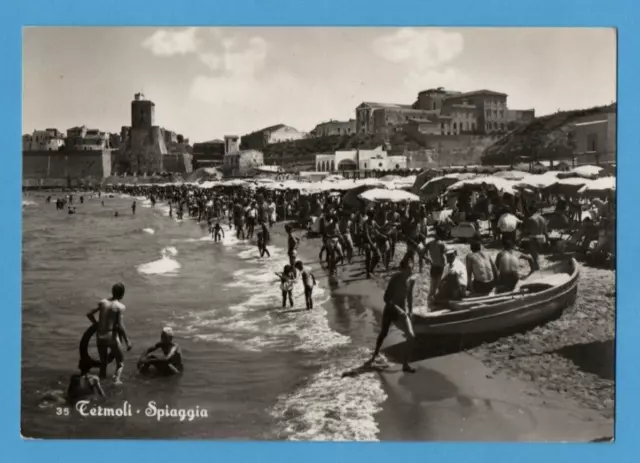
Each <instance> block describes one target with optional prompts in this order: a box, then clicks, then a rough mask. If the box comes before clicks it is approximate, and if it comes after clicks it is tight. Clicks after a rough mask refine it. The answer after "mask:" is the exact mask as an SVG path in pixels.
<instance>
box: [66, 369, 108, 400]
mask: <svg viewBox="0 0 640 463" xmlns="http://www.w3.org/2000/svg"><path fill="white" fill-rule="evenodd" d="M91 366H92V365H91V362H90V361H89V360H87V359H84V360H80V363H79V364H78V368H79V369H80V373H79V374H77V373H76V374H75V375H73V376H71V378H70V379H69V387H68V388H67V401H68V402H69V403H72V404H73V403H76V402H77V401H78V400H82V399H87V398H89V397H95V396H99V397H102V398H104V397H105V394H104V390H103V389H102V386H101V385H100V378H98V377H97V376H96V375H91V374H89V371H90V370H91Z"/></svg>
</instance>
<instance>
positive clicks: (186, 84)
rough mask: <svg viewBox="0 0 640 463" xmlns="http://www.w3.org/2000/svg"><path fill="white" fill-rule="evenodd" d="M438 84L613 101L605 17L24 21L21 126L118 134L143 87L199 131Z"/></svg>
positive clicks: (410, 95)
mask: <svg viewBox="0 0 640 463" xmlns="http://www.w3.org/2000/svg"><path fill="white" fill-rule="evenodd" d="M434 87H444V88H446V89H449V90H456V91H471V90H478V89H489V90H494V91H498V92H503V93H506V94H508V100H507V103H508V106H509V107H510V108H511V109H530V108H535V110H536V114H537V115H544V114H549V113H553V112H556V111H558V110H567V109H579V108H587V107H591V106H596V105H602V104H609V103H611V102H613V101H615V100H616V33H615V30H614V29H606V28H444V29H443V28H308V27H307V28H294V27H287V28H255V27H252V28H234V27H229V28H147V27H82V28H81V27H64V28H61V27H55V28H54V27H51V28H45V27H31V28H25V29H23V113H22V124H23V133H31V132H32V131H33V130H37V129H44V128H50V127H51V128H58V129H60V130H63V131H66V129H68V128H71V127H74V126H78V125H83V124H84V125H86V126H88V127H90V128H97V129H100V130H103V131H107V132H120V128H121V127H122V126H125V125H130V119H131V113H130V111H131V110H130V107H131V106H130V102H131V100H132V99H133V95H134V94H135V93H136V92H140V91H141V92H143V93H144V94H145V96H146V98H148V99H150V100H152V101H153V102H154V103H155V104H156V124H157V125H159V126H161V127H164V128H166V129H169V130H174V131H176V132H178V133H182V134H183V135H184V136H185V137H187V138H189V139H190V141H191V142H192V143H193V142H199V141H205V140H210V139H214V138H222V137H223V136H224V135H234V134H235V135H240V136H242V135H244V134H246V133H249V132H253V131H255V130H259V129H262V128H264V127H268V126H271V125H275V124H280V123H282V124H286V125H289V126H292V127H295V128H296V129H298V130H301V131H310V130H311V129H313V127H315V125H316V124H318V123H320V122H325V121H328V120H331V119H333V120H348V119H349V118H355V108H356V106H358V105H359V104H360V103H362V102H363V101H373V102H384V103H403V104H411V103H413V102H414V101H415V100H416V96H417V94H418V92H419V91H421V90H424V89H427V88H434Z"/></svg>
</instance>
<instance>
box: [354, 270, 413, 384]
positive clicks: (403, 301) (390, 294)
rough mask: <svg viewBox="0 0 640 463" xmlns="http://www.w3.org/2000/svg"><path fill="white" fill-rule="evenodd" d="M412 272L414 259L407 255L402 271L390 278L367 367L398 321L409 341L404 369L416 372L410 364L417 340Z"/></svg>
mask: <svg viewBox="0 0 640 463" xmlns="http://www.w3.org/2000/svg"><path fill="white" fill-rule="evenodd" d="M412 273H413V260H412V259H410V258H407V257H405V258H404V259H403V260H402V262H401V263H400V271H399V272H398V273H396V274H395V275H393V276H392V277H391V279H390V280H389V284H388V286H387V290H386V291H385V293H384V303H385V306H384V310H383V312H382V327H381V329H380V334H379V335H378V339H377V341H376V348H375V350H374V351H373V356H372V357H371V359H370V360H369V361H367V362H366V363H365V366H367V367H369V366H371V365H372V364H373V362H374V361H375V359H376V357H377V356H378V354H379V353H380V348H381V347H382V343H383V342H384V339H385V338H386V337H387V334H388V333H389V328H391V324H392V323H394V322H396V323H397V324H398V325H400V326H402V328H401V329H402V330H403V331H404V333H405V335H406V337H407V341H408V342H407V343H406V344H405V358H404V362H403V363H402V371H405V372H407V373H414V372H415V371H416V370H415V368H413V367H412V366H410V365H409V354H410V353H411V347H412V345H413V341H414V340H415V334H414V332H413V325H412V323H411V315H412V313H413V288H414V286H415V279H414V277H413V275H412Z"/></svg>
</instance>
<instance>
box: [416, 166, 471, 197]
mask: <svg viewBox="0 0 640 463" xmlns="http://www.w3.org/2000/svg"><path fill="white" fill-rule="evenodd" d="M475 177H477V175H476V174H472V173H457V172H456V173H452V174H447V175H443V176H441V177H435V178H432V179H431V180H429V181H428V182H427V183H425V184H424V185H422V188H420V195H422V196H430V195H438V194H440V193H442V192H443V191H444V190H446V189H447V188H448V187H450V186H451V185H454V184H456V183H458V182H460V181H463V180H471V179H473V178H475Z"/></svg>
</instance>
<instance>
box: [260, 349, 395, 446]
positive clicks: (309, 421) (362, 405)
mask: <svg viewBox="0 0 640 463" xmlns="http://www.w3.org/2000/svg"><path fill="white" fill-rule="evenodd" d="M370 354H371V353H370V352H369V351H367V350H366V349H357V350H355V351H354V352H352V353H349V356H348V358H350V359H351V360H345V358H346V357H347V356H345V355H340V356H334V357H332V358H329V359H325V360H324V363H325V367H324V368H323V369H322V370H321V371H320V372H319V373H317V374H315V375H313V376H312V377H311V378H310V379H309V381H308V382H307V384H305V385H304V386H303V387H301V388H299V389H298V390H296V391H295V392H293V393H292V394H286V395H283V396H281V397H280V398H279V399H278V402H277V404H276V405H275V407H274V408H273V409H272V410H271V415H272V416H273V417H274V418H275V419H276V421H277V426H276V430H275V432H276V435H278V437H280V438H286V439H289V440H304V441H310V440H311V441H376V440H378V438H377V436H378V432H379V428H378V424H377V423H376V420H375V418H374V416H375V414H376V413H378V412H379V411H380V410H381V409H382V404H383V402H384V401H385V400H386V398H387V395H386V393H385V392H384V390H383V388H382V384H381V381H380V379H379V378H378V375H377V373H374V372H371V373H363V374H361V375H358V376H357V377H354V378H349V377H346V378H343V377H342V373H343V372H344V371H347V370H350V369H353V368H357V367H358V366H361V365H362V359H363V358H366V357H367V356H368V355H370Z"/></svg>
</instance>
